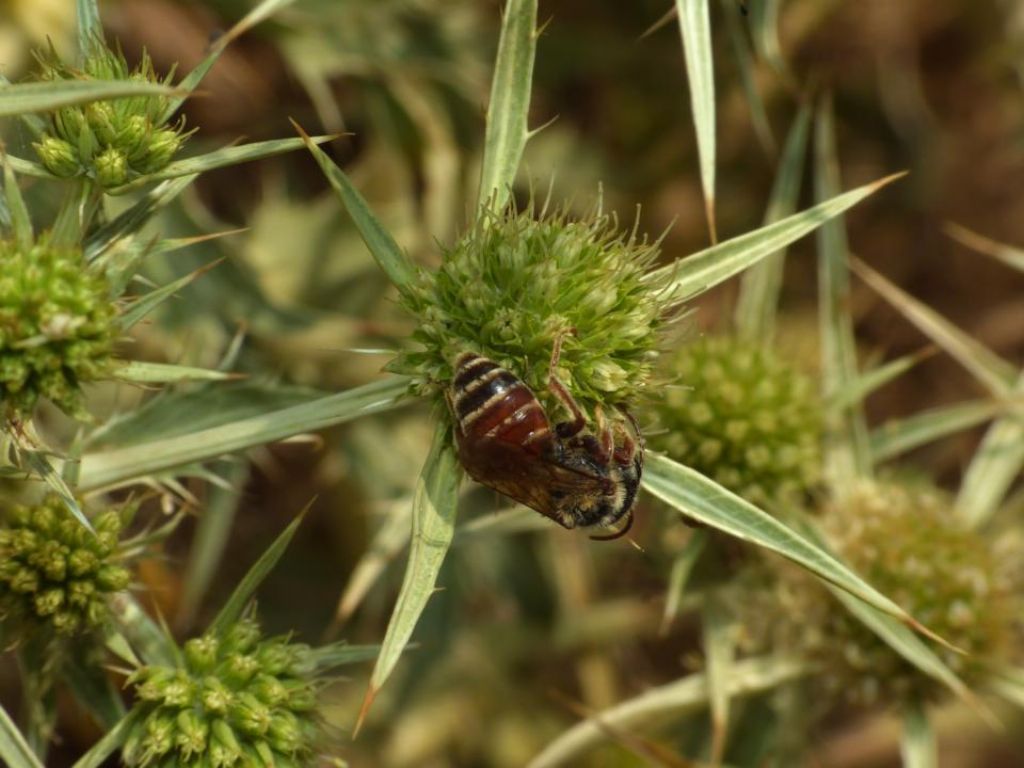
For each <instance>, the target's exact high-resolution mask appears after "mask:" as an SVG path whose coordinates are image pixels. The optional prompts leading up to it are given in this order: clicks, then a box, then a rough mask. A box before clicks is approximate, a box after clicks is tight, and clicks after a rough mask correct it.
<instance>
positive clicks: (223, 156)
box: [107, 136, 337, 195]
mask: <svg viewBox="0 0 1024 768" xmlns="http://www.w3.org/2000/svg"><path fill="white" fill-rule="evenodd" d="M335 138H337V137H336V136H313V137H311V138H310V141H312V142H313V143H314V144H323V143H325V142H328V141H331V140H333V139H335ZM304 146H305V141H304V140H303V139H301V138H300V139H274V140H272V141H258V142H253V143H252V144H242V145H241V146H237V147H224V148H223V149H218V150H216V151H214V152H207V153H206V154H205V155H198V156H196V157H188V158H185V159H183V160H176V161H175V162H173V163H170V164H168V165H167V166H166V167H165V168H164V169H163V170H160V171H157V172H156V173H150V174H147V175H145V176H141V177H140V178H138V179H135V180H134V181H131V182H129V183H128V184H124V185H122V186H120V187H115V188H114V189H109V190H107V193H108V194H111V195H122V194H124V193H126V192H132V191H134V190H136V189H139V188H141V187H144V186H146V185H147V184H151V183H153V182H154V181H165V180H167V179H177V178H179V177H181V176H191V175H193V174H200V173H205V172H206V171H212V170H215V169H217V168H226V167H228V166H232V165H239V164H241V163H247V162H250V161H252V160H260V159H262V158H265V157H273V156H274V155H280V154H284V153H285V152H294V151H295V150H297V149H302V148H303V147H304Z"/></svg>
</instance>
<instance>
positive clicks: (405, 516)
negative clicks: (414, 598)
mask: <svg viewBox="0 0 1024 768" xmlns="http://www.w3.org/2000/svg"><path fill="white" fill-rule="evenodd" d="M411 535H412V532H411V531H410V530H409V500H408V499H396V500H395V501H394V502H391V503H390V504H389V505H388V510H387V516H386V517H385V518H384V522H383V523H382V524H381V526H380V527H379V528H378V529H377V531H376V532H375V533H374V534H373V540H372V541H371V543H370V546H369V547H367V548H366V552H364V553H363V555H362V557H360V558H359V562H358V563H356V566H355V568H353V569H352V573H351V574H350V575H349V577H348V582H347V583H346V584H345V589H344V590H343V591H342V593H341V597H340V598H338V606H337V608H335V610H334V618H333V620H332V621H331V626H330V629H328V630H327V636H328V637H334V636H336V635H337V633H338V632H339V630H340V629H341V627H342V626H343V625H344V624H345V622H347V621H348V620H349V618H351V616H352V614H354V613H355V612H356V609H357V608H358V607H359V605H360V604H361V603H362V602H363V599H364V598H365V597H366V595H367V593H369V591H370V589H371V588H372V587H373V585H374V584H376V583H377V582H378V581H379V580H380V577H381V575H382V574H383V573H384V570H385V569H386V568H387V567H388V564H389V563H391V561H392V560H394V559H395V558H396V557H397V556H398V553H399V552H401V551H402V549H404V548H405V545H406V544H408V543H409V537H410V536H411Z"/></svg>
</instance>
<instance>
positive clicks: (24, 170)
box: [7, 155, 58, 179]
mask: <svg viewBox="0 0 1024 768" xmlns="http://www.w3.org/2000/svg"><path fill="white" fill-rule="evenodd" d="M7 161H8V162H9V163H10V164H11V168H13V169H14V170H15V171H17V172H18V173H20V174H21V175H22V176H33V177H35V178H37V179H56V178H58V177H57V176H54V175H53V174H52V173H50V172H49V171H48V170H46V168H44V167H43V166H42V165H41V164H40V163H36V162H33V161H32V160H25V159H24V158H21V157H15V156H14V155H7Z"/></svg>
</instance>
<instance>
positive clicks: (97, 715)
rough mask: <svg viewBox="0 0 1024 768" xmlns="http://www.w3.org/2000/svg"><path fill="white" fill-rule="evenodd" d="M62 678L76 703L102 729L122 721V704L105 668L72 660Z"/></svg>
mask: <svg viewBox="0 0 1024 768" xmlns="http://www.w3.org/2000/svg"><path fill="white" fill-rule="evenodd" d="M61 676H62V678H63V680H64V682H65V683H67V685H68V687H69V688H70V689H71V692H72V693H74V695H75V698H76V699H77V700H78V702H79V703H80V704H81V705H82V706H83V707H84V708H85V709H86V710H87V711H88V712H89V713H90V714H91V715H92V716H93V719H95V720H96V722H97V723H99V724H100V725H101V726H102V727H103V728H104V729H109V728H113V727H114V726H116V725H117V724H118V723H119V722H120V721H121V718H123V717H124V714H125V708H124V702H123V701H122V700H121V694H120V693H119V692H118V690H117V688H116V687H115V686H114V683H113V681H112V680H111V679H110V676H109V675H108V674H107V670H106V668H105V667H103V666H101V665H97V664H94V663H85V662H84V660H83V659H81V658H74V659H72V660H71V661H69V662H67V663H65V664H64V666H63V667H62V668H61Z"/></svg>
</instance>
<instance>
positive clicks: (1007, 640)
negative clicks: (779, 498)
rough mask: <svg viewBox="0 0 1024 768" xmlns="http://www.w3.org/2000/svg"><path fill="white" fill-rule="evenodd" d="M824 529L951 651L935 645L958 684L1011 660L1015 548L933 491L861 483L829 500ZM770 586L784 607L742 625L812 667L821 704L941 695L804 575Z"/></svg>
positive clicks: (1017, 571)
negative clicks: (764, 621)
mask: <svg viewBox="0 0 1024 768" xmlns="http://www.w3.org/2000/svg"><path fill="white" fill-rule="evenodd" d="M822 528H823V531H824V533H825V535H826V536H827V537H828V539H829V541H830V543H832V545H833V546H834V547H835V549H836V550H837V552H838V553H839V554H840V555H842V556H843V557H844V559H845V560H846V561H847V562H849V563H850V564H851V565H853V566H854V567H855V568H857V570H858V572H860V573H863V574H865V575H866V576H867V577H868V578H869V579H871V582H872V583H873V584H877V585H878V586H879V588H881V589H883V590H884V591H885V592H886V594H889V595H892V596H893V597H894V599H896V600H897V601H898V602H899V604H900V605H903V606H905V607H906V608H907V609H908V610H910V611H911V612H912V613H913V614H914V615H915V616H918V617H920V619H921V620H922V621H924V622H927V624H928V626H929V627H931V628H932V629H934V630H935V631H936V632H938V633H939V634H940V635H941V636H942V637H943V638H945V639H946V640H948V641H949V642H950V644H952V645H953V646H955V647H956V648H957V649H959V652H954V651H952V650H949V649H947V648H939V649H937V653H938V654H939V656H940V658H941V659H942V660H943V662H944V663H945V664H946V665H947V667H948V668H949V669H950V670H951V671H952V672H953V673H954V674H956V676H957V677H958V678H959V679H960V680H962V681H963V683H964V684H966V685H967V686H969V687H971V688H979V687H984V684H985V683H986V681H987V679H988V676H989V671H990V670H991V669H993V668H997V667H999V666H1005V665H1008V664H1011V663H1013V662H1019V661H1020V659H1019V658H1015V655H1016V654H1019V652H1020V650H1021V648H1022V646H1021V640H1022V639H1024V637H1022V632H1024V625H1022V624H1021V622H1020V610H1021V603H1020V600H1021V588H1022V587H1024V583H1022V582H1021V577H1022V576H1024V572H1022V570H1021V568H1020V567H1019V562H1020V557H1021V553H1020V552H1019V551H1016V552H1015V551H1014V548H1013V547H1012V546H1010V548H1007V546H1005V545H1006V544H1008V543H1009V542H1003V545H1000V544H999V543H995V544H993V543H992V542H989V541H987V540H986V538H985V537H983V536H982V535H980V534H979V533H977V532H976V531H972V530H969V529H965V528H964V526H963V525H962V524H960V523H959V522H958V521H957V519H956V516H955V513H954V511H953V508H952V506H951V504H950V502H949V500H948V499H947V498H945V497H944V495H943V494H942V493H940V492H939V491H938V490H936V489H932V488H927V487H924V486H921V485H913V484H898V483H895V482H883V483H877V482H876V483H867V482H865V483H860V484H858V485H857V487H856V488H855V489H854V490H853V492H852V493H851V494H850V495H849V496H848V497H846V498H844V499H842V500H834V501H832V502H831V503H829V504H828V505H827V508H826V509H825V510H824V511H823V513H822ZM777 589H778V593H776V594H775V599H776V600H777V601H778V603H777V604H779V605H784V606H786V610H783V611H776V610H770V613H769V611H766V610H764V609H765V608H769V606H767V605H761V606H760V607H761V610H760V611H758V610H752V611H750V612H749V613H748V615H749V616H750V617H751V620H753V621H757V618H756V617H757V616H758V615H760V616H762V617H766V616H768V615H771V616H773V622H772V624H773V625H774V626H773V627H770V626H764V627H761V629H757V628H756V627H753V626H751V627H750V630H749V631H750V633H751V635H752V636H753V637H757V636H758V635H760V636H761V637H774V638H775V641H774V645H775V647H776V648H780V649H782V650H795V651H797V652H798V653H800V654H802V655H804V656H805V657H806V658H809V659H811V660H812V661H814V662H815V663H817V664H819V665H820V669H821V670H822V673H821V674H820V675H817V676H815V677H814V678H813V682H814V684H815V685H820V686H821V688H822V690H823V699H822V700H823V701H829V702H832V703H833V705H839V704H841V703H843V702H848V703H850V704H854V705H858V706H861V707H872V706H878V705H882V706H895V707H897V708H903V707H907V706H911V705H914V704H916V703H918V702H922V701H936V700H939V699H941V698H943V697H944V696H945V695H946V694H948V689H947V688H946V687H945V686H944V685H943V683H942V682H940V681H938V680H936V679H935V678H934V677H931V676H929V675H927V674H925V673H924V672H922V671H921V670H920V669H919V668H918V667H915V666H914V665H913V664H911V663H910V662H909V661H907V659H905V658H904V657H903V656H901V655H900V654H899V653H897V652H896V651H895V650H893V648H892V647H890V646H889V645H887V644H886V643H885V642H883V641H882V640H881V639H879V638H878V637H877V636H876V635H874V634H873V633H872V632H871V631H870V630H869V629H868V628H867V627H865V626H864V624H862V623H861V622H860V621H859V620H857V619H856V618H854V617H853V616H851V615H850V613H849V612H848V611H846V610H844V608H843V606H842V605H841V604H840V603H838V602H837V601H835V600H833V599H830V597H829V595H828V594H827V592H826V591H825V590H823V589H821V588H820V587H819V586H818V585H817V584H812V583H810V581H809V580H805V579H803V578H802V574H801V575H797V574H794V573H792V572H790V573H788V574H787V575H786V576H785V577H783V578H782V579H781V580H780V581H779V586H778V587H777ZM762 630H763V632H762ZM824 697H827V698H824Z"/></svg>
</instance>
